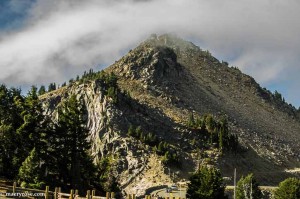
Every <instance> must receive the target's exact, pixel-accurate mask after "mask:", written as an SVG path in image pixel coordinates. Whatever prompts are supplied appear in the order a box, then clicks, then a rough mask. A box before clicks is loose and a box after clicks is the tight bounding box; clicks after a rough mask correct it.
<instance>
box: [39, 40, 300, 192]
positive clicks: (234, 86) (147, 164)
mask: <svg viewBox="0 0 300 199" xmlns="http://www.w3.org/2000/svg"><path fill="white" fill-rule="evenodd" d="M106 71H107V72H114V73H115V74H116V75H117V76H118V78H119V80H118V84H119V87H120V88H121V90H123V91H128V92H129V93H130V96H131V97H128V96H125V95H123V94H122V93H119V94H118V103H117V104H115V103H113V102H112V99H111V98H109V97H107V95H105V94H104V93H103V91H102V89H101V85H100V84H99V82H97V81H91V82H90V83H85V84H78V83H74V84H72V85H70V86H68V87H64V88H61V89H60V90H57V91H55V92H53V93H50V94H49V95H48V96H46V97H44V98H43V101H44V107H45V109H46V110H45V112H46V113H47V114H52V115H53V117H55V108H56V107H57V106H58V105H59V104H60V102H61V101H63V100H65V99H66V98H68V96H70V95H72V94H75V95H76V96H77V98H78V99H80V100H82V101H83V102H84V104H85V106H86V108H87V121H88V122H87V126H88V128H89V130H90V136H89V139H90V140H91V143H92V147H91V153H92V155H93V157H94V158H95V159H94V160H95V162H98V161H99V160H100V159H101V157H103V156H107V155H113V157H114V159H115V164H114V166H115V167H114V168H115V175H116V176H117V177H118V180H119V182H120V184H121V187H122V188H123V189H124V190H126V191H127V192H132V193H135V191H131V190H130V188H134V187H135V188H137V187H139V188H138V189H139V193H140V194H141V193H142V192H143V190H144V189H146V188H147V187H145V186H142V184H140V185H139V183H143V184H147V186H149V187H150V186H157V185H158V184H159V182H157V181H156V182H154V181H155V180H154V178H151V176H150V177H145V173H147V172H149V170H151V168H152V167H153V165H155V164H154V163H153V162H151V161H159V160H158V159H155V158H153V152H152V150H151V147H149V146H148V145H146V144H144V143H142V142H140V141H138V140H137V139H135V138H133V137H130V136H128V135H127V130H128V128H129V125H130V124H131V125H133V126H135V127H137V126H141V129H142V130H143V132H146V133H149V132H151V133H154V134H155V135H157V136H158V138H159V139H160V140H164V141H167V142H168V143H170V144H171V145H172V147H173V148H174V149H176V150H177V151H178V153H179V154H180V155H181V160H182V162H183V166H182V168H181V169H176V168H172V169H171V170H172V172H176V171H177V174H176V178H177V179H182V178H183V179H184V178H187V177H188V172H191V171H193V169H195V167H196V160H195V157H196V156H195V152H194V149H193V148H192V147H191V146H190V141H191V140H192V139H193V138H194V137H193V132H190V131H189V130H188V129H187V128H186V125H185V124H186V121H187V118H188V115H189V113H191V112H193V113H194V114H195V115H202V114H205V113H212V114H214V115H216V116H218V115H222V114H226V115H227V116H228V118H229V124H230V130H231V131H232V132H233V133H235V134H237V135H238V136H239V141H240V143H242V145H243V146H244V147H245V148H248V151H247V152H244V153H242V154H238V155H236V156H234V155H232V154H225V155H224V156H223V158H219V162H218V164H219V166H220V167H221V169H222V172H223V174H225V175H231V173H232V170H233V168H234V167H238V170H239V169H240V171H241V172H240V173H241V174H245V173H248V172H254V173H255V172H258V173H260V172H265V171H270V170H271V171H272V172H273V173H271V172H270V173H268V174H266V175H260V177H261V180H263V181H264V182H268V180H267V179H268V178H270V177H271V178H272V180H274V179H275V180H274V183H277V182H278V181H280V180H281V179H282V178H283V177H285V175H283V174H282V173H280V172H283V170H284V169H289V168H292V167H300V163H299V160H300V153H299V148H300V144H299V143H300V142H299V138H300V122H299V116H298V115H297V114H298V113H297V112H296V110H295V109H294V108H293V107H290V106H289V105H287V104H285V103H282V102H279V101H278V100H276V99H275V98H274V96H273V95H271V94H270V93H269V92H268V91H266V90H264V89H262V88H261V87H260V86H259V85H258V84H257V83H256V82H255V80H254V79H253V78H251V77H249V76H247V75H244V74H242V73H241V72H240V71H239V70H238V69H236V68H229V67H228V64H227V63H226V62H222V63H221V62H219V61H218V60H217V59H216V58H214V57H212V56H211V55H210V53H209V52H207V51H202V50H201V49H200V48H198V47H197V46H195V45H193V44H192V43H189V42H186V41H183V40H181V39H178V38H176V37H174V36H169V35H163V36H160V37H157V36H153V37H151V38H150V39H148V40H147V41H145V42H144V43H142V44H141V45H140V46H138V47H137V48H136V49H134V50H132V51H130V52H129V53H128V54H127V55H125V56H124V57H123V58H121V59H120V60H119V61H117V62H116V63H115V64H113V65H112V66H110V67H109V68H107V69H106ZM215 156H216V159H218V156H219V155H218V154H217V155H216V154H215ZM150 157H152V158H151V159H149V158H150ZM150 160H151V161H150ZM158 168H159V170H160V171H161V172H158V173H156V174H155V175H160V176H164V175H165V174H166V173H167V171H166V169H165V167H164V166H161V167H158ZM279 171H280V172H279ZM147 175H151V174H147ZM139 179H140V180H143V181H141V182H139ZM157 179H161V181H162V182H161V184H163V183H166V182H171V179H170V177H168V175H166V176H164V177H157ZM145 180H146V181H147V180H148V181H147V182H146V181H145ZM141 187H143V188H141Z"/></svg>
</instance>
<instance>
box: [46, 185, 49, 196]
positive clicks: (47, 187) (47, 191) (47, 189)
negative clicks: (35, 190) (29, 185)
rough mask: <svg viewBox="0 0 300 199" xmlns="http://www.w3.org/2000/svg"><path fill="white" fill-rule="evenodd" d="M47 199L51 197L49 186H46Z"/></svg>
mask: <svg viewBox="0 0 300 199" xmlns="http://www.w3.org/2000/svg"><path fill="white" fill-rule="evenodd" d="M45 199H49V186H46V190H45Z"/></svg>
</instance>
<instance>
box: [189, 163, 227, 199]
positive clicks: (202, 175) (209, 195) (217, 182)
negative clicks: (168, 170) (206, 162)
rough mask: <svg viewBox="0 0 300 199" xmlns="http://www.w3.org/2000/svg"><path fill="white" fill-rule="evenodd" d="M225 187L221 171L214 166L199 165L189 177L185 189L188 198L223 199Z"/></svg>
mask: <svg viewBox="0 0 300 199" xmlns="http://www.w3.org/2000/svg"><path fill="white" fill-rule="evenodd" d="M224 191H225V187H224V185H223V179H222V176H221V173H220V171H219V170H217V169H216V168H209V167H207V166H201V167H200V168H199V170H198V171H197V172H196V173H195V174H193V175H192V176H191V178H190V183H189V185H188V189H187V195H188V196H189V198H197V199H223V198H226V197H225V195H224Z"/></svg>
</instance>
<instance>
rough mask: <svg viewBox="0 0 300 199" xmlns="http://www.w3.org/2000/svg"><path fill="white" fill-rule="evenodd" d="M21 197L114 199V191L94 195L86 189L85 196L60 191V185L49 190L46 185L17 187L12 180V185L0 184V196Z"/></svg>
mask: <svg viewBox="0 0 300 199" xmlns="http://www.w3.org/2000/svg"><path fill="white" fill-rule="evenodd" d="M1 196H2V197H3V196H4V197H12V198H13V197H22V198H45V199H115V193H114V192H107V193H106V196H96V194H95V190H87V193H86V196H79V194H78V190H73V189H71V190H70V193H62V192H61V188H60V187H56V188H55V189H54V191H50V190H49V186H46V189H45V190H39V189H27V188H21V187H17V183H16V182H14V183H13V186H7V185H0V197H1Z"/></svg>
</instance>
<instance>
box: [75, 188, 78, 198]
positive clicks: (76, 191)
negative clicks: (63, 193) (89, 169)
mask: <svg viewBox="0 0 300 199" xmlns="http://www.w3.org/2000/svg"><path fill="white" fill-rule="evenodd" d="M77 196H78V189H76V190H75V198H77Z"/></svg>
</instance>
